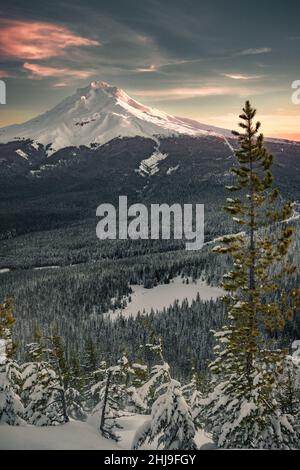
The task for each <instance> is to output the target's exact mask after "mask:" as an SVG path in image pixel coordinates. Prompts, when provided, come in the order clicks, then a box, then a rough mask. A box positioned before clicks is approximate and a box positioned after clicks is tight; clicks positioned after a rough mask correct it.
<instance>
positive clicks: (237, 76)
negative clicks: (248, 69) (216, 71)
mask: <svg viewBox="0 0 300 470" xmlns="http://www.w3.org/2000/svg"><path fill="white" fill-rule="evenodd" d="M222 75H223V76H224V77H227V78H232V80H255V79H258V78H262V75H243V74H238V73H237V74H234V73H233V74H230V73H223V74H222Z"/></svg>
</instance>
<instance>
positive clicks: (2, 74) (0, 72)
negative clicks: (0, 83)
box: [0, 70, 13, 79]
mask: <svg viewBox="0 0 300 470" xmlns="http://www.w3.org/2000/svg"><path fill="white" fill-rule="evenodd" d="M12 76H13V74H11V73H10V72H8V71H6V70H0V79H1V78H8V77H12Z"/></svg>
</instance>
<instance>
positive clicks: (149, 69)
mask: <svg viewBox="0 0 300 470" xmlns="http://www.w3.org/2000/svg"><path fill="white" fill-rule="evenodd" d="M157 70H158V68H157V67H156V65H154V64H152V65H149V67H144V68H138V69H136V71H137V72H140V73H148V72H157Z"/></svg>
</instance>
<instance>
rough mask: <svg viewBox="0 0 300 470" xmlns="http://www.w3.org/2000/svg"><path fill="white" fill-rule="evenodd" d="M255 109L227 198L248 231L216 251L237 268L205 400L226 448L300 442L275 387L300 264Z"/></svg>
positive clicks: (245, 119) (244, 121)
mask: <svg viewBox="0 0 300 470" xmlns="http://www.w3.org/2000/svg"><path fill="white" fill-rule="evenodd" d="M255 114H256V111H255V110H254V109H253V108H252V107H251V105H250V103H249V102H248V101H247V102H246V105H245V107H244V108H243V113H242V114H241V115H240V119H241V122H240V124H239V125H240V127H241V129H242V132H234V134H235V135H236V136H237V138H238V141H239V144H240V148H239V149H238V150H237V151H236V152H235V155H236V158H237V166H236V167H235V168H233V172H234V173H235V175H236V178H237V184H236V185H235V186H230V187H227V189H229V190H231V191H238V192H239V197H236V198H228V199H227V206H226V210H227V212H229V213H230V214H232V216H233V220H234V221H235V222H237V223H238V224H239V225H240V226H242V227H244V232H241V233H239V234H237V235H228V236H225V237H223V239H222V242H223V243H222V245H220V246H217V247H215V248H214V251H215V252H219V253H226V254H229V255H230V256H231V258H232V260H233V268H232V270H231V271H230V272H229V273H228V274H226V275H225V276H224V281H223V288H224V289H225V291H226V292H227V293H228V295H226V296H225V298H224V300H225V302H226V303H227V305H228V324H227V325H226V326H224V327H223V329H222V330H221V331H220V332H216V333H215V338H216V341H217V346H216V348H215V353H216V359H215V361H214V362H213V363H212V364H211V365H210V371H211V372H212V374H213V375H214V383H213V387H214V392H212V393H211V394H210V395H209V397H208V398H207V399H206V400H205V402H204V403H203V404H204V405H205V409H204V417H205V419H206V422H207V428H208V429H209V430H210V431H212V433H213V437H214V440H215V441H216V443H217V445H218V446H220V447H225V448H229V447H232V448H265V449H269V448H275V449H280V448H282V449H285V448H293V447H296V446H297V445H298V443H299V439H298V437H297V433H296V432H295V429H294V428H293V422H292V419H291V418H290V417H288V416H287V415H285V414H283V413H282V412H281V410H280V406H279V404H278V402H277V401H276V393H275V392H276V387H277V384H278V380H279V376H280V373H281V372H282V370H283V367H284V361H285V358H286V355H287V351H286V350H283V349H279V347H278V344H277V341H276V339H277V337H278V335H279V332H280V331H281V330H282V328H283V327H284V325H285V322H286V320H287V319H289V318H291V316H292V315H293V307H292V306H291V305H290V299H291V297H292V296H293V293H291V296H289V295H288V294H287V292H286V291H285V289H284V288H283V286H282V283H281V279H282V278H283V277H284V276H286V275H292V274H293V272H294V270H295V268H294V267H293V266H290V265H289V264H288V262H287V261H286V258H287V257H286V255H287V253H288V249H289V246H290V243H291V239H292V229H291V228H290V227H289V226H288V224H287V223H286V222H285V220H286V219H287V218H288V217H289V215H290V214H291V204H290V203H286V204H284V205H283V207H282V208H280V207H279V204H278V202H277V198H278V190H277V189H273V188H272V182H273V177H272V173H271V165H272V155H270V153H269V152H268V151H267V150H266V148H265V147H264V140H263V135H262V134H258V131H259V128H260V123H259V122H257V123H255V122H254V118H255Z"/></svg>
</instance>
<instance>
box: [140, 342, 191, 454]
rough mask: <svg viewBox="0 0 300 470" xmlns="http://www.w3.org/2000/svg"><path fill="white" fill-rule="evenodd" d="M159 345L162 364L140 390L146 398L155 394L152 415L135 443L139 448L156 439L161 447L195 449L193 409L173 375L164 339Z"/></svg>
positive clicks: (167, 448)
mask: <svg viewBox="0 0 300 470" xmlns="http://www.w3.org/2000/svg"><path fill="white" fill-rule="evenodd" d="M156 349H157V351H158V353H159V356H160V358H161V361H162V364H161V365H158V366H154V367H153V370H152V375H151V378H150V380H149V381H148V382H147V383H146V384H145V385H144V386H143V387H141V388H140V389H139V390H138V392H139V393H140V394H141V396H142V397H143V398H144V399H145V398H146V397H147V396H151V397H153V398H154V403H153V405H152V408H151V416H150V418H149V419H148V420H146V421H145V423H144V424H143V425H142V426H141V427H140V428H139V429H138V430H137V432H136V435H135V437H134V441H133V444H132V447H133V449H138V448H139V447H141V446H142V445H143V444H144V443H145V442H149V443H151V442H153V441H157V446H158V448H161V449H164V450H179V449H180V450H191V449H195V448H196V444H195V441H194V437H195V426H194V422H193V417H192V411H191V409H190V407H189V405H188V404H187V402H186V400H185V398H184V396H183V392H182V387H181V384H180V383H179V382H177V381H176V380H174V379H172V377H171V374H170V368H169V365H168V364H167V363H166V362H165V361H164V358H163V354H162V346H161V342H160V343H159V344H158V345H157V348H156Z"/></svg>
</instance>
